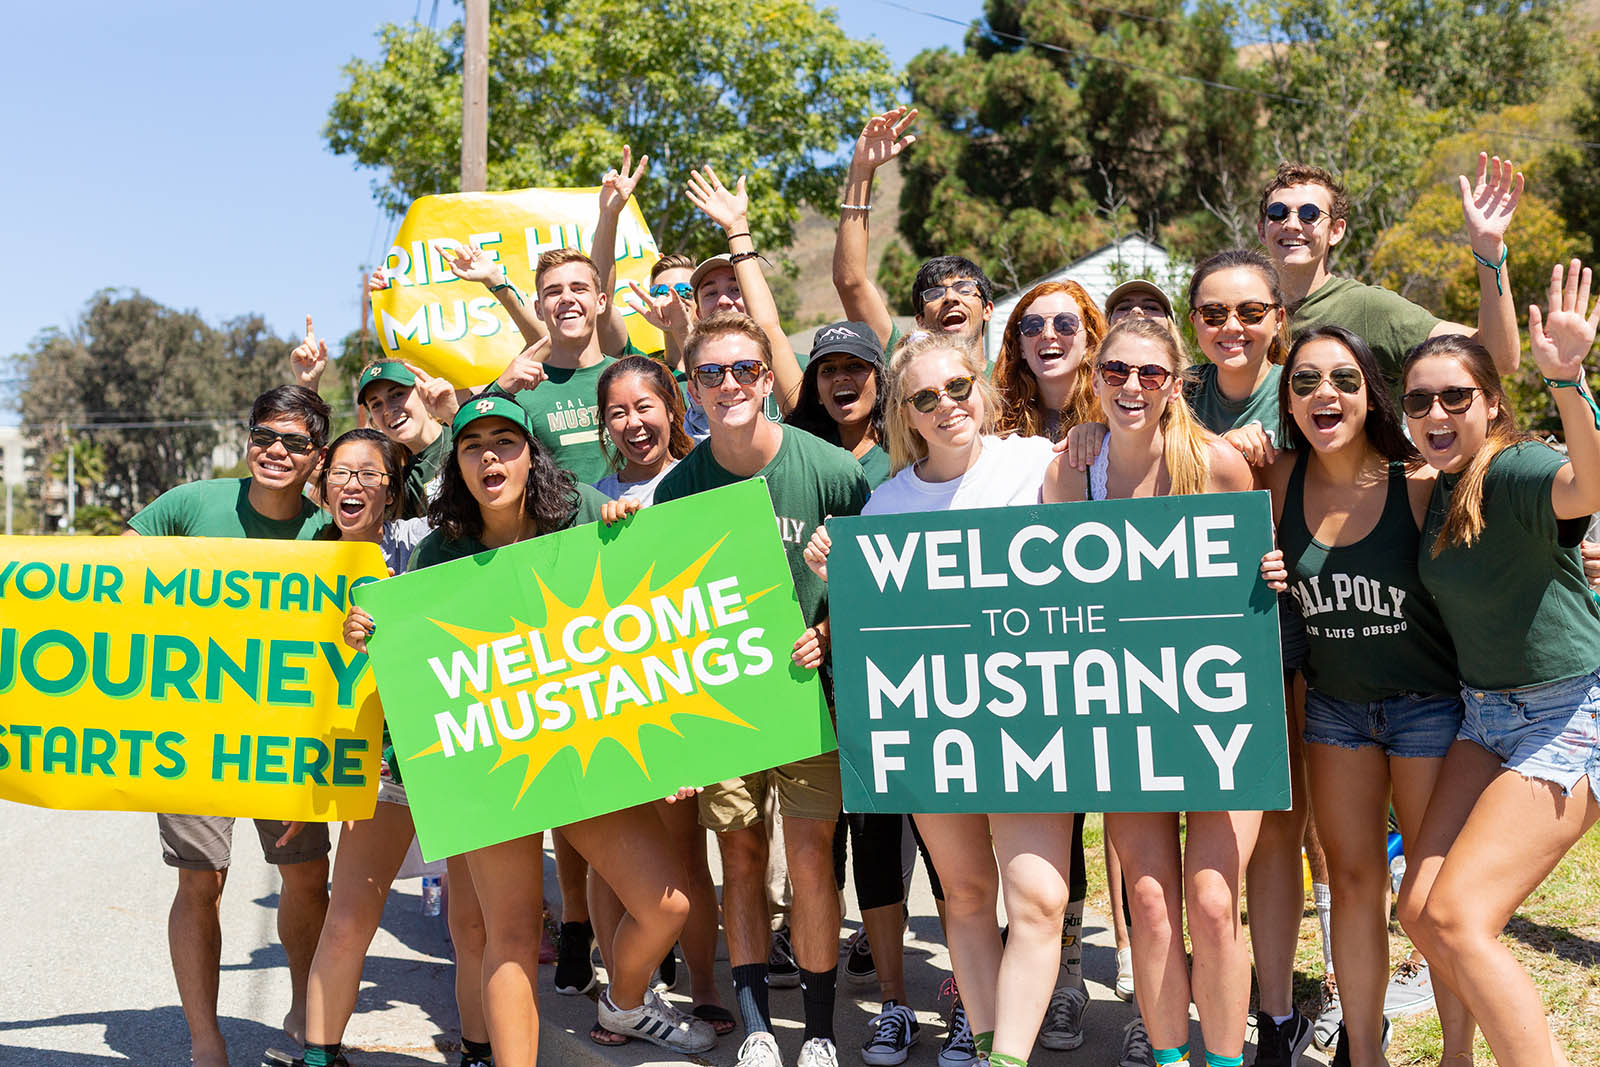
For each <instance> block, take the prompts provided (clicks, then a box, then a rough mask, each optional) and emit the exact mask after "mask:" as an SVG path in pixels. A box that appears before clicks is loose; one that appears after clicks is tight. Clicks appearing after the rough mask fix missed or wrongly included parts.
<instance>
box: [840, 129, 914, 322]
mask: <svg viewBox="0 0 1600 1067" xmlns="http://www.w3.org/2000/svg"><path fill="white" fill-rule="evenodd" d="M916 117H917V112H916V109H915V108H904V107H897V108H894V109H893V110H891V111H885V112H884V113H883V114H881V115H875V116H873V117H872V118H871V119H868V120H867V125H866V127H865V128H863V129H862V131H861V136H860V137H858V138H856V150H855V154H854V155H852V156H851V157H850V170H849V171H848V172H847V173H846V175H845V180H844V196H843V198H842V199H841V200H840V202H839V233H838V236H837V237H835V238H834V242H833V288H834V291H835V292H837V293H838V294H839V303H841V304H842V305H844V314H845V318H847V319H854V320H856V321H857V322H864V323H866V324H867V325H868V326H871V327H872V331H873V332H874V333H876V334H877V335H878V340H879V341H881V342H882V343H883V345H884V347H886V348H887V347H888V344H889V333H890V330H891V329H892V327H893V323H892V322H891V321H890V317H889V306H888V305H887V304H885V303H884V302H883V296H882V295H881V294H880V293H879V292H878V287H877V286H876V285H874V284H873V282H872V279H871V278H870V277H868V276H867V220H868V218H869V217H870V216H871V214H872V179H873V176H874V175H875V174H877V172H878V168H879V167H881V166H883V165H884V164H885V163H887V162H889V161H890V160H891V159H893V158H894V157H896V156H898V155H899V154H900V153H901V152H903V151H904V150H905V149H906V148H907V147H909V146H910V145H912V144H914V143H915V142H916V140H917V138H916V135H915V134H910V133H907V132H906V131H907V130H909V129H910V128H911V124H912V122H914V121H915V120H916Z"/></svg>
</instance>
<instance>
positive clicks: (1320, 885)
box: [1311, 882, 1333, 974]
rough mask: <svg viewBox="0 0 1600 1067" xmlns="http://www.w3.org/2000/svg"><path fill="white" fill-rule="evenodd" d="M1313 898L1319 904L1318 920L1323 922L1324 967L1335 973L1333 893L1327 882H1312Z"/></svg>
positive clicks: (1324, 969)
mask: <svg viewBox="0 0 1600 1067" xmlns="http://www.w3.org/2000/svg"><path fill="white" fill-rule="evenodd" d="M1311 900H1312V901H1313V902H1314V903H1315V904H1316V906H1317V921H1318V922H1319V923H1321V924H1322V969H1323V971H1324V973H1326V974H1332V973H1333V894H1332V893H1331V892H1329V891H1328V886H1327V883H1325V882H1312V883H1311Z"/></svg>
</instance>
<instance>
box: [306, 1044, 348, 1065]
mask: <svg viewBox="0 0 1600 1067" xmlns="http://www.w3.org/2000/svg"><path fill="white" fill-rule="evenodd" d="M343 1046H344V1043H343V1042H342V1041H335V1042H334V1043H333V1044H331V1045H307V1046H306V1054H305V1063H306V1067H330V1065H331V1064H332V1063H333V1061H334V1060H335V1059H337V1058H338V1056H339V1051H340V1049H341V1048H343Z"/></svg>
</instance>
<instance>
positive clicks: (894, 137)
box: [850, 107, 917, 170]
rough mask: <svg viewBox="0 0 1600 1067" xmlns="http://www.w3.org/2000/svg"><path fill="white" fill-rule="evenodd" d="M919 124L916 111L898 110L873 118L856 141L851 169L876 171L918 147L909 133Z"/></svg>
mask: <svg viewBox="0 0 1600 1067" xmlns="http://www.w3.org/2000/svg"><path fill="white" fill-rule="evenodd" d="M916 120H917V109H916V108H914V107H897V108H891V109H890V110H888V111H885V112H884V113H883V114H881V115H874V116H873V117H872V118H870V119H868V120H867V124H866V126H865V127H863V128H862V130H861V136H860V137H857V138H856V150H855V154H854V155H853V156H851V157H850V166H852V167H854V168H856V169H858V170H877V169H878V168H879V167H881V166H883V165H884V164H885V163H887V162H889V161H890V160H891V159H893V158H894V157H895V156H898V155H899V154H900V153H901V152H904V151H905V150H906V149H907V148H910V147H911V146H912V145H914V144H916V143H917V136H916V134H914V133H907V132H906V131H907V130H909V129H910V128H911V124H912V123H913V122H915V121H916Z"/></svg>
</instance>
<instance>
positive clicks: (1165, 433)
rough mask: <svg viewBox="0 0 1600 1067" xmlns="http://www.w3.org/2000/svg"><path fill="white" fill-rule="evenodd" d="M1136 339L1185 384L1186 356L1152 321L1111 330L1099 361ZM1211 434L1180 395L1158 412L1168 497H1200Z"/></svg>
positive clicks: (1175, 340)
mask: <svg viewBox="0 0 1600 1067" xmlns="http://www.w3.org/2000/svg"><path fill="white" fill-rule="evenodd" d="M1133 338H1139V339H1143V340H1146V341H1154V342H1155V343H1156V344H1158V345H1160V346H1161V347H1162V348H1163V349H1165V350H1166V353H1167V357H1168V358H1169V359H1171V360H1172V369H1173V373H1174V374H1175V375H1176V376H1177V377H1178V378H1179V379H1182V380H1184V381H1187V380H1189V377H1190V375H1189V366H1190V363H1189V354H1188V352H1187V351H1186V350H1185V349H1184V347H1183V344H1182V342H1181V341H1179V340H1178V337H1177V335H1176V334H1175V332H1174V331H1173V330H1172V329H1170V328H1169V327H1168V326H1167V324H1166V323H1164V322H1161V321H1159V320H1156V319H1142V318H1131V319H1124V320H1122V321H1121V322H1119V323H1117V325H1115V326H1113V327H1111V332H1110V333H1108V334H1106V337H1105V340H1103V341H1101V342H1100V353H1099V358H1101V359H1109V358H1110V357H1111V353H1112V351H1113V350H1114V349H1115V348H1116V346H1117V345H1118V344H1120V343H1121V342H1123V341H1124V340H1130V339H1133ZM1211 438H1212V434H1210V433H1209V432H1208V431H1207V430H1206V428H1205V427H1204V426H1201V425H1200V422H1199V420H1197V419H1196V418H1195V417H1194V412H1192V411H1190V410H1189V402H1188V401H1187V400H1185V399H1184V398H1183V394H1182V392H1181V391H1180V392H1179V394H1178V395H1177V396H1168V397H1167V406H1166V408H1165V410H1163V411H1162V412H1161V441H1162V445H1161V452H1162V456H1161V458H1162V460H1163V461H1164V462H1165V463H1166V465H1167V478H1168V479H1169V480H1170V481H1171V483H1172V488H1171V489H1170V491H1169V495H1171V496H1187V495H1189V494H1191V493H1203V492H1205V491H1206V487H1207V484H1208V483H1209V482H1210V479H1211V461H1210V458H1209V451H1208V450H1209V448H1210V443H1211Z"/></svg>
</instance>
